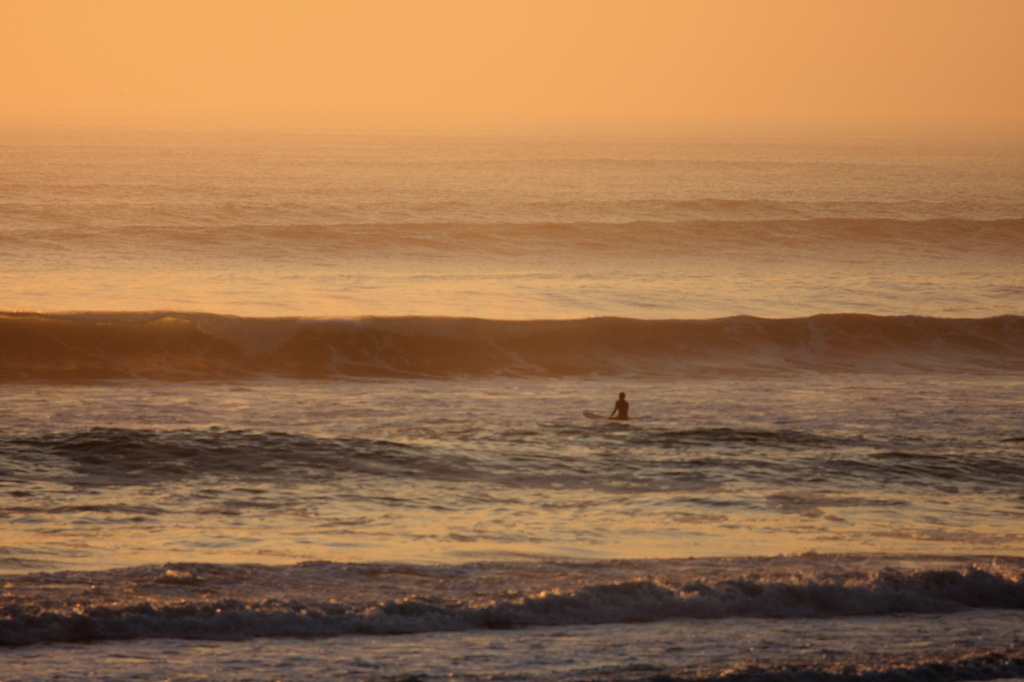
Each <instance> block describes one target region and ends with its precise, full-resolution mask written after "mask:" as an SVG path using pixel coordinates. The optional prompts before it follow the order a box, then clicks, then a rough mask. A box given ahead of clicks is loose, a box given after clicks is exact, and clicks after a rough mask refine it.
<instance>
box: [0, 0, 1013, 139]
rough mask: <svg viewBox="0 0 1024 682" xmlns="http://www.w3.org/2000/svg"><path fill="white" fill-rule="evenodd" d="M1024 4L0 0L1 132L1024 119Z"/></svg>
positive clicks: (904, 0) (1001, 0)
mask: <svg viewBox="0 0 1024 682" xmlns="http://www.w3.org/2000/svg"><path fill="white" fill-rule="evenodd" d="M1022 33H1024V0H674V1H673V0H502V1H499V0H418V1H414V0H287V1H286V0H280V1H274V0H198V1H195V0H0V118H7V119H20V118H28V119H33V118H38V119H51V118H84V119H92V120H111V121H124V120H139V121H144V120H180V121H215V122H237V123H239V124H242V123H247V122H253V123H259V122H268V121H279V122H289V121H291V122H327V123H331V122H335V123H346V122H359V123H372V122H375V121H380V122H400V123H417V122H423V123H428V124H437V123H443V122H451V123H454V124H460V123H464V122H474V121H477V122H485V123H513V124H515V123H522V124H555V125H561V124H568V125H573V124H577V123H595V124H646V123H668V124H671V123H673V122H679V121H687V120H697V119H711V120H715V119H721V120H747V119H781V120H832V119H855V120H874V119H900V120H911V121H940V120H961V119H963V120H978V121H999V122H1004V123H1005V122H1009V123H1010V125H1013V126H1016V125H1017V124H1020V125H1021V126H1024V40H1022V39H1021V35H1022Z"/></svg>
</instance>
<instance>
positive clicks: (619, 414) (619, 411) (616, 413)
mask: <svg viewBox="0 0 1024 682" xmlns="http://www.w3.org/2000/svg"><path fill="white" fill-rule="evenodd" d="M608 418H609V419H629V403H627V402H626V394H625V393H620V394H619V399H618V400H616V401H615V409H614V410H612V413H611V415H610V416H609V417H608Z"/></svg>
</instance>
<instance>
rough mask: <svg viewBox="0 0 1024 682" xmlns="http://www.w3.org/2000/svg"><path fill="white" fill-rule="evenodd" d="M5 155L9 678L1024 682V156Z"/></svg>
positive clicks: (829, 152)
mask: <svg viewBox="0 0 1024 682" xmlns="http://www.w3.org/2000/svg"><path fill="white" fill-rule="evenodd" d="M0 143H2V145H3V151H4V153H3V154H2V155H0V262H2V267H0V585H2V592H0V679H3V680H5V682H6V681H8V680H51V679H64V680H67V679H111V680H119V679H137V680H165V679H186V678H193V679H194V678H208V679H223V680H307V679H340V680H410V681H411V680H431V679H440V678H445V679H458V680H487V679H491V680H493V679H502V680H564V681H568V680H607V681H609V682H611V681H621V680H684V679H685V680H691V679H700V680H705V679H729V680H745V679H751V680H752V679H757V680H772V679H778V680H868V679H870V680H966V679H1010V678H1020V677H1022V676H1024V496H1022V494H1021V491H1022V490H1024V487H1022V484H1024V425H1022V422H1021V404H1022V403H1021V385H1022V378H1024V268H1022V267H1021V266H1022V260H1021V256H1020V254H1021V253H1024V141H1022V140H1021V139H1019V136H1018V137H1012V136H1005V135H1004V136H1000V137H993V136H986V135H980V134H974V133H972V134H966V133H965V134H959V135H950V134H944V135H938V134H925V133H921V132H913V131H911V132H907V131H903V132H895V131H886V132H883V131H878V130H876V131H865V130H860V131H851V130H846V131H838V130H837V131H833V132H831V133H828V134H825V133H822V132H818V133H814V134H811V133H794V132H789V133H782V132H778V133H773V134H767V133H760V134H757V135H754V134H742V135H741V134H732V135H727V134H723V133H720V132H719V133H716V134H711V133H707V132H704V133H699V134H698V133H693V132H691V133H674V134H671V135H669V134H661V133H659V134H653V133H651V132H649V131H648V132H644V133H636V134H624V133H622V132H619V133H616V134H601V135H598V134H588V135H584V134H554V133H549V134H543V135H542V134H531V135H527V134H522V133H517V134H512V133H502V134H468V133H467V134H458V135H456V134H444V135H442V134H429V135H428V134H417V135H413V134H404V135H399V134H392V135H368V134H341V133H332V134H329V133H321V132H293V133H283V132H281V133H270V132H262V133H238V132H235V133H225V132H220V133H214V132H186V131H176V132H166V131H165V132H157V131H144V130H120V131H113V130H95V129H93V130H86V129H78V130H75V129H70V128H69V129H62V130H39V129H31V128H27V127H23V128H9V129H6V130H4V131H3V132H0ZM619 392H626V394H627V397H628V400H629V401H630V404H631V410H630V414H631V416H632V419H630V420H629V421H628V422H614V421H606V420H600V419H587V418H585V417H584V416H583V415H582V413H583V412H584V411H595V412H598V413H602V414H609V413H610V412H611V409H612V405H613V403H614V401H615V399H616V397H617V395H618V393H619Z"/></svg>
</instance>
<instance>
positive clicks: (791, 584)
mask: <svg viewBox="0 0 1024 682" xmlns="http://www.w3.org/2000/svg"><path fill="white" fill-rule="evenodd" d="M331 566H332V565H328V567H331ZM334 566H339V567H340V568H341V569H345V568H346V566H345V565H334ZM226 568H231V567H219V566H217V565H206V564H176V565H169V566H166V567H160V568H158V567H149V568H147V569H144V570H145V573H146V575H142V574H140V573H139V570H138V569H135V570H134V574H129V575H121V574H119V573H118V572H110V573H108V574H106V575H104V574H90V580H91V581H92V582H93V583H96V582H97V581H99V582H100V583H103V582H110V581H112V580H128V581H129V583H130V585H132V586H133V587H132V590H139V589H142V588H141V586H142V585H143V584H144V583H151V584H152V585H153V586H160V585H163V586H165V587H166V586H169V589H171V590H172V591H173V590H177V591H176V592H175V596H174V598H173V599H170V600H131V599H129V600H127V601H123V602H122V601H113V602H104V601H102V600H98V601H96V603H90V601H89V600H82V599H80V598H78V597H75V598H72V599H71V600H69V601H68V602H67V603H61V602H60V600H57V599H54V595H52V594H47V595H45V596H44V597H41V598H40V599H39V600H38V601H36V600H32V599H25V598H22V599H17V600H12V603H10V604H9V605H7V606H4V607H3V609H2V610H0V645H8V646H10V645H26V644H34V643H40V642H70V641H96V640H111V639H138V638H150V637H157V638H161V637H162V638H176V639H211V640H224V639H239V638H247V637H328V636H337V635H345V634H377V635H392V634H408V633H417V632H443V631H456V630H475V629H506V628H519V627H527V626H553V625H578V624H599V623H628V622H655V621H661V620H667V619H722V618H746V617H757V618H774V619H787V618H835V617H854V616H884V615H892V614H900V613H918V614H922V613H923V614H942V613H951V612H955V611H962V610H965V609H986V608H996V609H1014V610H1016V609H1024V582H1022V581H1021V579H1020V577H1019V576H1017V577H1013V576H1007V575H1001V574H999V573H993V572H989V571H986V570H982V569H978V568H970V569H962V570H917V571H899V570H895V569H889V570H883V571H880V572H877V573H872V574H865V573H859V572H851V573H850V574H848V575H840V576H828V575H824V576H812V577H805V576H802V575H800V574H799V573H797V574H793V575H791V576H776V577H771V578H759V577H756V576H748V577H745V578H740V579H727V580H714V579H697V580H694V581H691V582H687V583H683V584H671V583H665V582H662V581H659V580H656V579H650V578H637V579H634V580H626V581H615V582H610V583H598V584H591V585H587V586H583V587H580V588H577V589H570V590H563V589H557V588H556V589H552V590H539V591H537V592H532V593H529V594H523V595H514V594H510V593H508V592H502V593H501V594H499V595H496V596H493V597H490V598H484V599H483V600H482V601H481V597H480V596H479V595H475V596H472V597H468V596H467V597H465V598H460V597H458V596H454V597H452V596H449V597H442V596H439V595H434V596H431V595H417V594H412V595H398V594H396V595H394V597H393V598H385V599H382V600H378V601H374V602H371V603H359V602H357V601H349V600H346V599H334V598H331V599H323V600H306V599H300V598H291V599H289V598H277V597H273V598H262V599H260V598H256V599H253V598H240V597H239V598H236V597H232V596H224V597H221V598H209V597H206V598H204V597H203V596H200V595H201V594H202V593H203V592H204V590H206V589H208V587H207V586H206V581H207V580H208V578H207V577H206V574H216V573H218V572H219V571H223V570H224V569H226ZM240 568H244V567H235V569H234V570H235V571H239V570H240ZM351 568H352V569H354V570H359V571H369V572H370V573H372V569H374V567H373V566H363V567H360V566H353V567H351ZM389 568H390V569H391V570H402V569H401V567H399V566H391V567H388V566H386V565H380V566H377V567H376V571H377V572H380V571H382V570H388V569H389ZM410 568H411V567H406V568H405V569H404V570H406V571H408V570H410ZM164 569H166V570H164ZM259 570H260V569H259V568H257V567H250V568H249V569H248V572H246V571H241V573H243V574H245V575H246V576H248V577H247V578H246V580H249V579H250V578H252V579H255V578H254V577H253V575H252V574H251V572H252V571H257V572H258V571H259ZM333 570H338V569H333ZM80 579H81V576H77V575H75V574H69V575H62V574H55V575H52V576H47V575H45V574H42V575H36V576H26V577H25V578H24V580H27V581H29V582H34V583H44V584H45V583H48V582H52V583H53V584H54V586H55V587H56V586H58V585H59V584H60V583H62V582H64V581H70V582H71V583H74V582H75V581H77V580H80ZM117 588H118V585H117V584H110V585H107V586H106V588H105V589H108V590H115V589H117ZM178 588H180V589H178ZM193 588H194V589H193ZM241 591H242V592H245V591H246V590H245V589H242V590H241ZM51 592H52V591H51ZM191 592H196V596H185V595H186V594H189V593H191Z"/></svg>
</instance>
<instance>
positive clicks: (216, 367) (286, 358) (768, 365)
mask: <svg viewBox="0 0 1024 682" xmlns="http://www.w3.org/2000/svg"><path fill="white" fill-rule="evenodd" d="M801 371H815V372H826V371H840V372H873V371H885V372H893V371H896V372H899V371H950V372H1004V371H1024V317H1022V316H1017V315H1007V316H1002V317H994V318H987V319H945V318H930V317H913V316H904V317H880V316H873V315H860V314H836V315H816V316H813V317H807V318H796V319H778V320H770V319H762V318H756V317H731V318H724V319H717V320H635V319H621V318H590V319H582V320H554V321H500V320H483V319H469V318H427V317H400V318H365V319H352V320H310V319H298V318H241V317H232V316H225V315H213V314H202V313H164V312H159V313H111V314H103V313H81V314H68V315H43V314H29V313H8V314H2V315H0V380H7V381H18V380H51V381H91V380H106V379H124V378H142V379H154V380H173V381H181V380H189V379H211V378H212V379H230V378H244V377H253V376H277V377H291V378H309V379H316V378H344V377H352V378H356V377H375V378H384V377H422V378H454V377H463V376H588V375H614V374H641V375H695V374H696V375H699V374H703V373H714V374H719V373H723V372H738V373H755V374H756V373H762V374H770V373H778V372H801Z"/></svg>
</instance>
